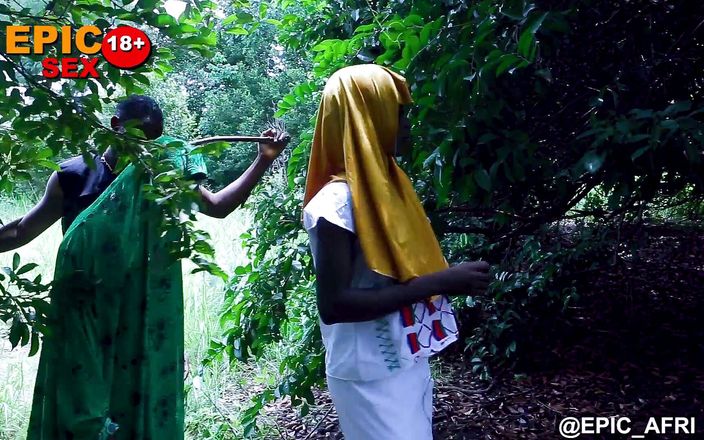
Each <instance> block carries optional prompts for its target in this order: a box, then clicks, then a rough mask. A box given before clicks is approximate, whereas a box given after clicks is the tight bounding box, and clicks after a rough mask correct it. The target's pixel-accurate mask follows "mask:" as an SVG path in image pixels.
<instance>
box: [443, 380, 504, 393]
mask: <svg viewBox="0 0 704 440" xmlns="http://www.w3.org/2000/svg"><path fill="white" fill-rule="evenodd" d="M494 385H495V382H491V383H490V384H489V386H488V387H486V388H482V389H479V390H466V389H464V388H460V387H456V386H452V385H439V386H438V390H445V391H456V392H458V393H462V394H464V395H467V396H473V395H475V394H485V393H488V392H489V391H490V390H491V389H492V388H494Z"/></svg>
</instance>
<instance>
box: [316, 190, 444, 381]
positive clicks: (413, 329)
mask: <svg viewBox="0 0 704 440" xmlns="http://www.w3.org/2000/svg"><path fill="white" fill-rule="evenodd" d="M352 209H353V207H352V194H351V192H350V190H349V186H348V185H347V183H346V182H342V181H340V182H332V183H329V184H327V185H326V186H325V187H323V189H321V190H320V191H319V192H318V194H316V196H315V197H314V198H313V199H312V200H311V201H310V202H309V203H308V205H307V206H306V208H305V209H304V211H303V223H304V226H305V228H306V230H307V231H308V234H309V236H310V244H311V251H312V253H313V259H314V262H315V260H316V259H317V258H318V257H317V256H318V230H317V228H316V226H317V224H318V220H320V219H321V218H324V219H325V220H327V221H328V222H330V223H332V224H334V225H336V226H338V227H340V228H343V229H346V230H348V231H350V232H352V233H355V225H354V216H353V212H352ZM352 267H353V275H352V284H351V286H350V287H351V288H353V289H369V288H381V287H386V286H389V285H392V284H394V283H395V282H396V281H395V280H393V279H391V278H388V277H385V276H383V275H380V274H378V273H376V272H373V271H371V270H370V269H369V267H368V266H367V264H366V262H365V260H364V254H363V252H362V249H361V247H360V244H359V240H356V241H355V244H354V250H353V261H352ZM320 328H321V331H322V335H323V343H324V344H325V350H326V354H325V364H326V370H327V375H328V376H331V377H334V378H337V379H344V380H363V381H369V380H378V379H382V378H384V377H388V376H390V375H391V374H393V373H394V372H397V371H400V370H405V369H407V368H409V367H411V366H413V365H414V364H415V363H416V361H417V360H418V359H419V358H421V357H430V356H432V355H433V354H435V353H437V352H439V351H440V350H442V349H444V348H445V347H447V346H448V345H449V344H451V343H453V342H454V341H456V340H457V323H456V321H455V316H454V312H453V310H452V306H451V304H450V301H449V299H448V298H447V297H445V296H441V297H440V298H438V299H436V300H435V301H430V300H427V301H423V302H419V303H416V304H413V305H412V306H408V307H404V308H403V309H402V310H400V311H398V312H394V313H390V314H388V315H386V316H383V317H381V318H379V319H376V320H373V321H364V322H354V323H341V324H332V325H326V324H324V323H322V322H321V323H320Z"/></svg>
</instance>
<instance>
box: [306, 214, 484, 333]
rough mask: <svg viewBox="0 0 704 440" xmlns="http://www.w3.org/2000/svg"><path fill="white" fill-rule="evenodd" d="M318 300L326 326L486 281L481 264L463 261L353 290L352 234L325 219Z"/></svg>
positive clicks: (473, 290)
mask: <svg viewBox="0 0 704 440" xmlns="http://www.w3.org/2000/svg"><path fill="white" fill-rule="evenodd" d="M316 228H318V231H317V237H318V245H317V252H316V254H317V255H316V259H315V262H316V274H317V301H318V311H319V313H320V318H321V320H322V321H323V322H324V323H325V324H336V323H341V322H360V321H369V320H372V319H377V318H380V317H382V316H384V315H386V314H389V313H391V312H394V311H397V310H399V309H400V308H402V307H403V306H406V305H410V304H413V303H416V302H419V301H423V300H425V299H427V298H429V297H431V296H433V295H438V294H445V295H470V294H481V293H483V292H485V291H486V289H487V286H488V284H489V274H488V270H489V265H488V264H487V263H486V262H471V263H462V264H459V265H457V266H453V267H451V268H449V269H446V270H443V271H440V272H436V273H432V274H429V275H423V276H420V277H417V278H414V279H413V280H411V281H409V282H407V283H403V284H395V285H392V286H389V287H384V288H379V289H353V288H350V284H351V282H352V275H353V273H352V271H353V269H352V264H353V263H352V251H353V248H354V243H355V239H356V237H355V235H354V234H353V233H351V232H349V231H347V230H345V229H343V228H340V227H338V226H335V225H334V224H332V223H330V222H328V221H327V220H325V219H320V220H318V224H317V225H316Z"/></svg>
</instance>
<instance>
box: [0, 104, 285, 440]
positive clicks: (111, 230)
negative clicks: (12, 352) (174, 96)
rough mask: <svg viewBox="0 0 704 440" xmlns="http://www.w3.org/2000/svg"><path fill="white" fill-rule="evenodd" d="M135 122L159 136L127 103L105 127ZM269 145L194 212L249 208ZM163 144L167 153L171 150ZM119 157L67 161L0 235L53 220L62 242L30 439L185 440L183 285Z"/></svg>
mask: <svg viewBox="0 0 704 440" xmlns="http://www.w3.org/2000/svg"><path fill="white" fill-rule="evenodd" d="M128 121H129V122H130V126H132V124H135V121H136V125H137V127H138V128H140V129H141V130H142V132H143V133H144V134H145V136H146V137H147V138H148V139H158V138H159V137H160V136H161V134H162V131H163V116H162V113H161V110H160V109H159V106H158V105H157V104H156V102H154V100H152V99H151V98H149V97H146V96H139V95H133V96H130V97H128V98H127V99H125V100H124V101H122V102H120V103H119V105H118V107H117V111H116V115H115V116H114V117H113V118H112V126H113V128H114V129H115V130H117V131H119V132H122V131H124V126H125V124H126V123H127V122H128ZM263 136H267V137H272V138H273V139H274V142H273V143H271V144H260V145H259V155H258V156H257V158H256V159H255V161H254V162H253V163H252V165H251V166H250V167H249V168H248V169H247V171H245V173H244V174H243V175H242V176H241V177H240V178H238V179H237V180H236V181H234V182H233V183H231V184H230V185H228V186H227V187H226V188H224V189H223V190H221V191H219V192H216V193H212V192H210V191H208V190H206V189H205V188H203V187H202V186H199V187H198V191H199V193H200V196H201V199H202V203H201V211H202V212H203V213H204V214H206V215H209V216H213V217H219V218H222V217H225V216H227V215H228V214H229V213H230V212H232V211H233V210H234V209H235V208H236V207H237V206H239V205H240V204H242V202H244V201H245V200H246V199H247V197H248V195H249V193H250V192H251V190H252V189H253V187H254V186H255V185H256V183H257V181H258V180H259V179H260V177H261V176H262V175H263V173H264V171H265V170H266V169H267V168H268V166H269V165H270V164H271V162H272V161H273V160H274V159H275V158H276V157H277V156H278V155H279V154H280V152H281V151H282V149H283V148H284V147H285V144H286V142H287V141H286V139H287V137H286V135H285V133H281V132H277V131H276V130H268V131H266V132H264V133H263ZM175 140H176V139H175V138H169V137H163V138H161V139H159V140H158V142H159V143H160V144H162V145H164V150H166V151H162V153H163V152H166V154H168V155H169V156H170V157H171V158H172V159H173V162H174V166H177V167H180V168H181V169H182V170H183V174H184V176H185V177H186V178H190V179H194V180H202V179H204V178H205V176H206V169H205V166H204V164H203V161H202V158H200V157H199V156H198V155H189V154H188V151H189V147H188V146H187V145H185V146H184V148H183V149H182V150H181V151H178V150H173V149H172V150H170V151H169V148H170V147H171V146H172V145H173V144H174V141H175ZM167 145H168V147H167ZM117 159H118V158H117V155H116V154H115V151H114V150H113V149H108V150H107V151H106V152H105V154H103V155H96V156H94V157H93V158H92V160H93V161H94V163H93V164H92V165H88V164H86V163H85V161H84V159H83V158H82V157H78V158H73V159H70V160H68V161H66V162H63V163H62V164H61V166H60V171H57V172H55V173H54V174H53V175H52V176H51V178H50V179H49V182H48V184H47V189H46V193H45V195H44V197H43V198H42V200H41V201H40V202H39V203H38V204H37V205H36V206H35V207H34V208H33V209H32V210H30V211H29V213H27V214H26V215H25V216H23V217H22V218H20V219H17V220H15V221H13V222H11V223H8V224H7V225H5V226H3V227H2V228H0V252H4V251H8V250H10V249H14V248H17V247H19V246H22V245H24V244H26V243H28V242H29V241H31V240H32V239H34V238H35V237H36V236H38V235H39V234H40V233H41V232H42V231H44V230H45V229H47V228H48V227H49V226H50V225H52V224H53V223H54V222H56V221H57V220H58V219H59V218H61V219H62V226H63V230H64V239H63V241H62V243H61V245H60V248H59V253H58V257H57V261H56V270H55V275H54V282H53V284H52V290H51V293H50V298H51V308H50V312H49V325H48V327H49V329H50V330H51V331H50V333H49V334H48V335H46V337H45V339H44V345H43V347H42V353H41V358H40V362H39V370H38V373H37V380H36V384H35V390H34V400H33V404H32V414H31V417H30V424H29V431H28V434H27V439H28V440H69V439H74V440H83V439H85V440H107V439H115V440H128V439H129V440H150V439H151V440H157V439H165V440H166V439H168V440H173V439H176V440H177V439H182V438H183V435H184V434H183V428H184V426H183V425H184V413H183V400H184V394H183V393H184V383H183V370H184V365H183V357H184V352H183V284H182V278H181V264H180V261H178V260H177V259H176V258H175V257H173V256H172V254H171V253H170V252H169V246H167V245H166V244H165V243H164V241H165V240H167V241H168V240H170V239H171V238H170V237H169V236H168V234H167V235H166V236H162V231H161V229H160V226H161V225H162V222H163V221H164V218H165V217H164V213H163V211H162V210H161V207H160V206H159V205H158V204H156V203H154V202H152V201H150V200H148V199H147V198H145V195H144V191H143V190H142V187H143V185H144V184H145V183H148V182H149V180H150V178H151V176H150V174H149V172H148V171H146V170H145V169H143V168H140V167H137V166H135V165H128V166H127V167H126V168H125V169H124V171H122V172H121V173H120V174H119V175H116V174H115V173H114V172H113V170H114V168H115V166H116V164H117Z"/></svg>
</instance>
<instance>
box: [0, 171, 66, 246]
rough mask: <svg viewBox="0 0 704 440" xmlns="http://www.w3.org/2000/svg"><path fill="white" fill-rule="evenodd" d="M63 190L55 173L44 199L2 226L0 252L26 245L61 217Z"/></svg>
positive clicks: (0, 229) (0, 228)
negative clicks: (22, 214)
mask: <svg viewBox="0 0 704 440" xmlns="http://www.w3.org/2000/svg"><path fill="white" fill-rule="evenodd" d="M62 212H63V192H62V191H61V186H60V185H59V176H58V174H56V173H53V174H52V175H51V177H50V178H49V182H48V183H47V185H46V191H45V192H44V196H43V197H42V199H41V200H40V201H39V203H37V205H36V206H34V207H33V208H32V209H31V210H30V211H29V212H28V213H27V214H25V215H24V216H23V217H21V218H18V219H17V220H14V221H12V222H10V223H8V224H6V225H4V226H2V227H0V252H7V251H11V250H13V249H17V248H18V247H21V246H24V245H25V244H27V243H29V242H30V241H32V240H34V239H35V238H37V236H39V234H41V233H42V232H44V231H46V230H47V229H48V228H49V226H51V225H53V224H54V223H56V221H57V220H58V219H60V218H61V214H62Z"/></svg>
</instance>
